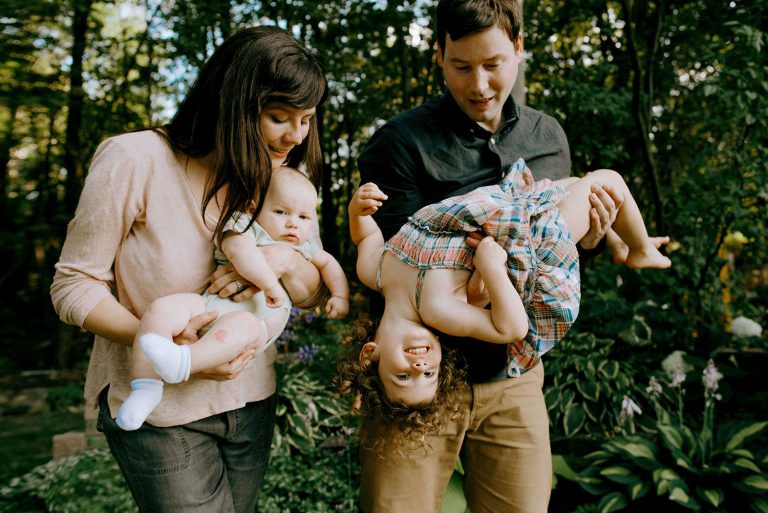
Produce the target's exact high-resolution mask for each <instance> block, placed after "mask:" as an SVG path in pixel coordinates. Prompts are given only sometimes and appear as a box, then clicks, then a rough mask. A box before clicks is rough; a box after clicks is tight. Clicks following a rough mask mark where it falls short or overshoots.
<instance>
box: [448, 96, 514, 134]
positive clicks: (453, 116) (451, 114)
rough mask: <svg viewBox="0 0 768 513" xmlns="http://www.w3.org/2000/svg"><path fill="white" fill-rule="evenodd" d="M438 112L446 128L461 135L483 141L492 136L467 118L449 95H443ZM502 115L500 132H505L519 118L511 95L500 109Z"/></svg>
mask: <svg viewBox="0 0 768 513" xmlns="http://www.w3.org/2000/svg"><path fill="white" fill-rule="evenodd" d="M439 105H440V111H441V112H442V113H443V119H444V121H445V122H446V126H451V127H454V130H455V131H456V132H458V133H460V134H463V135H469V136H475V137H483V138H485V139H487V138H489V137H491V135H493V134H492V133H491V132H489V131H488V130H486V129H485V128H483V127H481V126H480V125H478V124H477V123H476V122H475V121H474V120H473V119H471V118H470V117H469V116H467V115H466V114H465V113H464V111H463V110H461V108H460V107H459V105H458V104H457V103H456V100H454V99H453V96H451V93H450V92H448V93H445V94H444V95H443V97H442V98H441V99H440V102H439ZM501 112H502V114H503V115H504V122H503V123H502V124H501V127H500V128H501V130H504V131H506V129H507V127H508V126H510V125H511V124H513V123H515V122H516V121H517V120H518V119H519V118H520V106H519V105H518V104H517V102H515V100H514V98H512V95H509V98H507V101H506V102H504V107H502V109H501Z"/></svg>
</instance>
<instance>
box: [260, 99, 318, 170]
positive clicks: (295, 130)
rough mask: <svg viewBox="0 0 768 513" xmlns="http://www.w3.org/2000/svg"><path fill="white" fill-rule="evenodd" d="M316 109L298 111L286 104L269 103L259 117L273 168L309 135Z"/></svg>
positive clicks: (283, 160) (280, 163)
mask: <svg viewBox="0 0 768 513" xmlns="http://www.w3.org/2000/svg"><path fill="white" fill-rule="evenodd" d="M314 115H315V108H314V107H312V108H311V109H297V108H295V107H292V106H290V105H287V104H285V103H277V102H274V103H268V104H267V105H265V106H264V109H263V110H262V112H261V116H260V117H259V126H260V128H261V133H262V135H263V136H264V143H265V144H266V145H267V148H268V149H269V158H270V160H271V161H272V166H280V165H282V164H283V163H284V162H285V159H286V158H288V153H289V152H290V151H291V150H292V149H293V147H294V146H296V145H298V144H301V142H302V141H303V140H304V138H305V137H306V136H307V134H308V133H309V126H310V121H311V120H312V117H313V116H314Z"/></svg>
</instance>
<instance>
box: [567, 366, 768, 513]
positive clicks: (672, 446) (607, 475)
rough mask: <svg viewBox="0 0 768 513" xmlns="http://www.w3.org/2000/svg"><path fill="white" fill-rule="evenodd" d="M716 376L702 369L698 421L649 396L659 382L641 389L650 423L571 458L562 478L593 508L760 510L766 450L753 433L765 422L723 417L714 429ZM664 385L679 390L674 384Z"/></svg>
mask: <svg viewBox="0 0 768 513" xmlns="http://www.w3.org/2000/svg"><path fill="white" fill-rule="evenodd" d="M682 376H684V375H682ZM721 377H722V375H720V374H719V372H717V370H716V369H715V368H714V366H713V364H711V363H710V364H709V366H708V367H707V368H706V369H705V372H704V379H703V382H704V388H705V394H704V398H705V407H704V415H703V419H702V421H701V423H700V424H699V425H698V427H697V426H696V425H695V423H694V422H692V420H691V417H690V416H689V415H688V416H686V415H682V413H678V414H676V413H674V412H669V411H667V410H666V409H665V408H664V406H663V405H662V403H661V402H660V401H659V400H657V398H658V397H659V395H660V394H661V393H662V392H661V388H660V387H659V388H656V389H655V390H652V389H651V388H652V387H649V391H650V392H649V393H650V395H651V397H652V398H654V399H653V402H654V405H655V407H656V421H655V422H654V425H653V428H654V429H653V430H652V431H650V432H648V433H638V434H624V435H621V436H617V437H615V438H613V439H611V440H608V441H606V442H604V443H602V444H601V446H600V448H599V449H598V450H597V451H594V452H592V453H590V454H587V455H586V456H585V457H584V458H583V459H580V458H574V459H573V461H574V462H577V466H578V467H581V470H580V471H579V473H578V476H576V477H574V476H568V477H569V478H571V479H574V480H575V481H577V482H579V483H580V485H581V486H582V487H583V488H584V489H585V490H586V491H587V492H589V493H590V494H593V495H596V496H598V497H600V502H599V504H598V511H600V512H609V511H620V510H623V509H625V508H627V507H628V505H629V504H633V505H634V507H640V508H643V510H647V509H648V508H651V507H657V508H661V509H662V510H663V511H678V510H680V511H684V510H692V511H708V512H734V513H736V512H739V513H740V512H743V511H747V510H748V509H751V510H753V511H757V512H761V511H765V510H764V509H763V508H764V506H765V504H764V495H765V492H766V490H767V489H768V472H767V471H766V465H767V464H768V450H766V448H765V445H764V440H765V436H761V435H764V433H765V431H766V427H768V421H762V422H730V423H726V424H723V426H722V427H721V428H720V429H718V430H716V431H715V430H714V429H713V427H714V404H715V400H717V399H719V394H716V393H715V391H716V390H717V382H718V381H719V379H720V378H721ZM678 381H679V380H678ZM670 388H674V389H676V390H677V393H678V394H682V390H681V388H680V385H679V383H677V384H676V385H675V384H674V382H673V385H671V386H670Z"/></svg>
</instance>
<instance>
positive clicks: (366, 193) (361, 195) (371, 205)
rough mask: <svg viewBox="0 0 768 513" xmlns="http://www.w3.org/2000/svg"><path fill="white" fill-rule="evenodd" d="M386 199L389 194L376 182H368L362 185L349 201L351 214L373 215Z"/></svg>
mask: <svg viewBox="0 0 768 513" xmlns="http://www.w3.org/2000/svg"><path fill="white" fill-rule="evenodd" d="M386 199H387V195H386V194H384V193H383V192H381V189H379V187H378V186H377V185H376V184H375V183H373V182H368V183H367V184H365V185H361V186H360V188H359V189H357V191H355V194H354V196H352V200H351V201H350V202H349V215H350V216H360V217H362V216H370V215H373V214H374V213H375V212H376V211H377V210H378V209H379V207H380V206H381V205H382V204H383V203H382V202H383V201H384V200H386Z"/></svg>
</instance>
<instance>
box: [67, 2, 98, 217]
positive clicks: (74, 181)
mask: <svg viewBox="0 0 768 513" xmlns="http://www.w3.org/2000/svg"><path fill="white" fill-rule="evenodd" d="M91 4H92V0H72V11H73V12H72V68H71V71H70V77H69V97H68V101H67V129H66V136H65V147H64V167H65V168H66V169H67V181H66V201H65V207H66V209H67V212H66V213H67V214H71V213H72V212H74V211H75V206H76V205H77V200H78V198H79V197H80V189H81V188H82V185H83V176H84V173H83V168H84V166H83V162H82V161H81V158H82V155H81V154H80V153H81V151H80V150H81V144H80V125H81V123H82V119H83V102H84V100H85V91H84V90H83V54H84V53H85V43H86V36H87V34H88V14H89V13H90V11H91Z"/></svg>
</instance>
